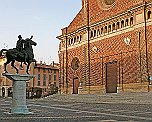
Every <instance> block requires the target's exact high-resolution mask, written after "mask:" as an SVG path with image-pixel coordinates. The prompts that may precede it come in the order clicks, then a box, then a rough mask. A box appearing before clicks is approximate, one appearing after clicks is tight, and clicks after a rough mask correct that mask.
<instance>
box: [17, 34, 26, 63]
mask: <svg viewBox="0 0 152 122" xmlns="http://www.w3.org/2000/svg"><path fill="white" fill-rule="evenodd" d="M24 43H25V40H24V39H22V36H21V35H19V36H18V40H17V43H16V50H17V51H19V52H21V53H23V54H24V64H25V65H26V59H27V54H26V52H25V51H24Z"/></svg>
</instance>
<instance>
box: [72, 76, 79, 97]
mask: <svg viewBox="0 0 152 122" xmlns="http://www.w3.org/2000/svg"><path fill="white" fill-rule="evenodd" d="M78 88H79V79H78V78H74V79H73V94H78Z"/></svg>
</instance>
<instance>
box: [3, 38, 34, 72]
mask: <svg viewBox="0 0 152 122" xmlns="http://www.w3.org/2000/svg"><path fill="white" fill-rule="evenodd" d="M32 37H33V36H31V38H27V39H25V43H24V48H23V51H22V52H20V51H18V50H17V49H16V48H13V49H8V50H7V49H2V50H1V51H0V56H1V55H2V53H3V51H6V58H7V61H6V63H4V71H5V73H7V64H9V63H10V62H11V66H12V67H13V68H15V69H16V73H17V74H18V69H17V67H16V66H15V65H14V63H15V61H18V62H21V65H22V62H24V61H25V56H24V54H25V53H26V55H27V57H26V62H27V68H26V73H27V74H29V72H28V71H29V67H30V64H31V63H32V62H35V64H36V60H35V59H34V53H33V48H32V45H34V46H36V45H37V43H36V42H34V41H32Z"/></svg>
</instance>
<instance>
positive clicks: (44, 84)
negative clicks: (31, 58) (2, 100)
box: [0, 57, 59, 97]
mask: <svg viewBox="0 0 152 122" xmlns="http://www.w3.org/2000/svg"><path fill="white" fill-rule="evenodd" d="M6 60H7V59H6V58H5V57H1V58H0V96H3V97H11V96H12V81H11V80H9V79H7V78H6V77H4V76H3V75H2V73H4V63H5V62H6ZM15 66H16V67H17V68H18V69H19V74H26V65H23V69H21V68H20V63H19V62H15ZM7 70H8V72H9V73H13V74H15V73H16V70H15V69H14V68H12V67H11V65H10V64H8V66H7ZM29 73H30V74H31V75H35V78H33V79H31V80H30V81H28V82H27V97H41V96H45V95H49V94H54V93H58V87H59V68H58V64H57V63H54V62H53V63H52V64H50V65H47V64H45V63H42V62H40V63H37V65H36V66H35V63H32V64H31V65H30V68H29Z"/></svg>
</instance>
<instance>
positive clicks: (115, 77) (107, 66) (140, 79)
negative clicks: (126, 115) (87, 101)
mask: <svg viewBox="0 0 152 122" xmlns="http://www.w3.org/2000/svg"><path fill="white" fill-rule="evenodd" d="M151 11H152V0H132V1H130V0H82V9H81V10H80V11H79V13H78V14H77V15H76V17H75V18H74V20H73V21H72V22H71V23H70V24H69V26H68V27H65V28H63V29H62V34H61V35H60V36H58V37H57V38H58V39H59V40H60V45H59V63H60V74H59V77H60V78H59V84H60V88H61V91H62V92H63V93H70V94H71V93H75V94H78V93H80V94H85V93H117V92H126V91H132V92H136V91H138V92H143V91H152V86H151V81H150V77H151V76H152V41H151V39H152V15H151Z"/></svg>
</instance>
